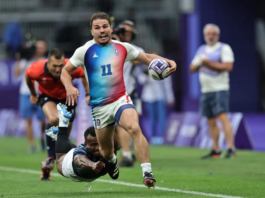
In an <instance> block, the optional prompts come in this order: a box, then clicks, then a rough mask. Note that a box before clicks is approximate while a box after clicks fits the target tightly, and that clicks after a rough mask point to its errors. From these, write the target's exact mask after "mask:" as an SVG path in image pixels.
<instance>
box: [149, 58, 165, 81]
mask: <svg viewBox="0 0 265 198" xmlns="http://www.w3.org/2000/svg"><path fill="white" fill-rule="evenodd" d="M168 70H169V64H168V63H167V62H166V61H165V60H163V59H161V58H156V59H154V60H153V61H152V62H151V63H150V65H149V66H148V72H149V75H150V76H151V77H152V78H153V79H154V80H163V79H165V77H166V74H167V71H168Z"/></svg>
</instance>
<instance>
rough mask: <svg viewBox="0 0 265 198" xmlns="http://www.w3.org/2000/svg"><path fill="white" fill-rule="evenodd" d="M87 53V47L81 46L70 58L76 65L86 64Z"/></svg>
mask: <svg viewBox="0 0 265 198" xmlns="http://www.w3.org/2000/svg"><path fill="white" fill-rule="evenodd" d="M85 53H86V49H85V47H84V46H82V47H79V48H77V49H76V50H75V53H74V55H73V56H72V57H71V58H70V62H71V63H72V64H73V65H74V66H75V67H79V66H83V65H84V59H85Z"/></svg>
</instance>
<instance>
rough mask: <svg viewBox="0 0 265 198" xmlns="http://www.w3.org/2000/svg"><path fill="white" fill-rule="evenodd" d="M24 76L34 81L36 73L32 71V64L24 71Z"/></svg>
mask: <svg viewBox="0 0 265 198" xmlns="http://www.w3.org/2000/svg"><path fill="white" fill-rule="evenodd" d="M26 75H27V76H28V78H30V79H31V80H35V79H36V78H37V77H36V71H35V70H34V63H33V64H31V66H29V67H28V68H27V69H26Z"/></svg>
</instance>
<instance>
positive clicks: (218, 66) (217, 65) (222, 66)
mask: <svg viewBox="0 0 265 198" xmlns="http://www.w3.org/2000/svg"><path fill="white" fill-rule="evenodd" d="M202 65H204V66H206V67H208V68H209V69H213V70H216V71H229V72H230V71H232V69H233V63H229V62H227V63H221V62H217V61H216V62H211V61H210V60H208V59H205V60H202Z"/></svg>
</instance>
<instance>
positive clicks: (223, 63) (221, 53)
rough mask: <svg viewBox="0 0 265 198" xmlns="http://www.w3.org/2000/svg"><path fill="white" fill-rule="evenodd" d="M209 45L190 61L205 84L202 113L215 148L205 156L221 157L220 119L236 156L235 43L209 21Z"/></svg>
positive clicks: (229, 154)
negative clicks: (232, 109)
mask: <svg viewBox="0 0 265 198" xmlns="http://www.w3.org/2000/svg"><path fill="white" fill-rule="evenodd" d="M203 33H204V39H205V42H206V45H202V46H200V47H199V49H198V50H197V52H196V55H195V57H194V59H193V60H192V63H191V65H190V71H191V72H192V73H194V72H197V71H199V80H200V84H201V98H200V113H201V115H202V116H206V117H207V123H208V126H209V131H210V134H211V137H212V140H213V147H212V148H213V149H212V151H211V152H210V153H209V154H207V155H205V156H203V157H202V159H207V158H218V157H219V156H220V155H221V151H220V150H219V145H218V140H219V133H220V131H219V128H218V126H217V119H219V120H220V121H221V123H222V128H223V131H224V133H225V139H226V142H227V145H228V150H227V153H226V155H225V157H226V158H234V157H235V156H236V152H235V145H234V134H233V129H232V125H231V123H230V121H229V119H228V115H227V113H228V111H229V73H228V72H230V71H231V70H232V69H233V63H234V54H233V51H232V49H231V47H230V46H229V45H227V44H225V43H221V42H219V36H220V29H219V27H218V26H217V25H215V24H207V25H205V27H204V29H203Z"/></svg>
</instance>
